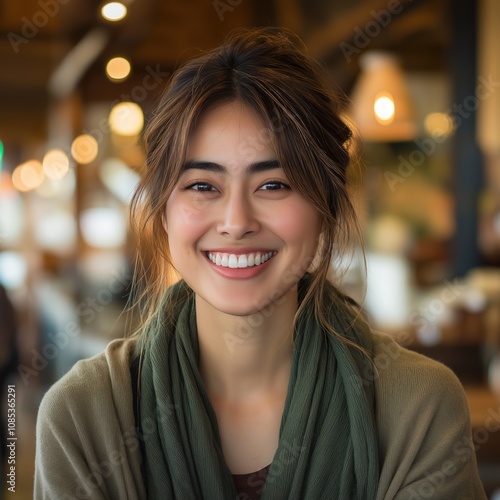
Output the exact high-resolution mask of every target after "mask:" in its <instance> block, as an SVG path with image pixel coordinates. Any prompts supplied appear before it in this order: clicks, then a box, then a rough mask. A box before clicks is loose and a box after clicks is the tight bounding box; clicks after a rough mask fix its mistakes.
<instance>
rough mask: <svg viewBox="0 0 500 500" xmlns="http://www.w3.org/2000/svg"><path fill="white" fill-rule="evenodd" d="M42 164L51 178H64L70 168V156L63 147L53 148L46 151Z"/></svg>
mask: <svg viewBox="0 0 500 500" xmlns="http://www.w3.org/2000/svg"><path fill="white" fill-rule="evenodd" d="M42 165H43V171H44V172H45V175H46V176H47V177H48V178H49V179H54V180H57V179H62V178H63V177H64V176H65V175H66V173H67V172H68V170H69V158H68V156H67V155H66V153H65V152H64V151H63V150H62V149H51V150H49V151H47V153H45V156H44V157H43V161H42Z"/></svg>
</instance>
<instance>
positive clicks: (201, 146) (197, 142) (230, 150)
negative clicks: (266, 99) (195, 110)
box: [186, 102, 275, 166]
mask: <svg viewBox="0 0 500 500" xmlns="http://www.w3.org/2000/svg"><path fill="white" fill-rule="evenodd" d="M274 157H275V152H274V147H273V145H272V133H271V130H270V128H269V127H268V126H267V125H266V124H265V122H264V121H263V120H262V118H261V117H260V116H259V115H258V114H257V112H256V111H254V110H253V109H252V108H250V107H248V106H246V105H245V104H242V103H240V102H231V103H225V104H221V105H220V106H217V107H215V108H212V109H210V110H208V111H206V112H205V113H203V115H202V116H201V117H200V119H199V120H198V123H197V125H196V127H195V128H194V130H193V132H192V133H191V136H190V137H189V141H188V148H187V155H186V159H187V160H206V161H212V162H215V163H219V164H221V165H226V166H230V165H242V166H243V165H245V164H249V163H252V162H255V161H256V160H261V159H271V158H274Z"/></svg>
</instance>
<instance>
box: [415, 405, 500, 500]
mask: <svg viewBox="0 0 500 500" xmlns="http://www.w3.org/2000/svg"><path fill="white" fill-rule="evenodd" d="M487 413H488V416H487V417H486V418H485V420H484V422H483V425H482V426H480V427H476V428H475V429H474V430H473V431H472V438H471V435H469V433H468V432H467V433H466V434H465V435H464V436H462V437H461V438H460V439H459V440H458V441H456V442H455V443H453V446H452V449H451V451H452V452H453V453H452V455H451V456H450V457H449V458H447V459H446V460H444V461H443V463H442V464H441V466H440V467H439V468H438V469H437V470H435V471H434V472H432V473H426V478H425V480H423V481H419V482H418V485H416V486H412V487H411V488H410V491H409V492H408V493H409V496H408V497H407V498H408V500H421V499H422V498H442V494H443V492H442V491H440V488H442V487H443V486H444V485H445V484H446V481H447V480H448V479H449V478H450V477H452V476H454V475H456V474H458V473H461V471H462V467H461V466H460V465H461V464H465V463H467V462H469V461H470V460H471V459H472V457H473V456H474V454H475V453H476V452H477V451H478V450H479V449H480V448H481V446H483V445H485V444H486V443H487V442H488V441H489V439H490V437H491V434H492V433H494V432H498V431H500V407H499V408H497V409H496V410H494V409H493V408H491V407H490V408H488V411H487Z"/></svg>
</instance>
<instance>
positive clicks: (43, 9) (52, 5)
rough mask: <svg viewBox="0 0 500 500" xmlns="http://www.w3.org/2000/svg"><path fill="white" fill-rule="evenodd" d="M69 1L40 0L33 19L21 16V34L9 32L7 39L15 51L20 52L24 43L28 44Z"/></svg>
mask: <svg viewBox="0 0 500 500" xmlns="http://www.w3.org/2000/svg"><path fill="white" fill-rule="evenodd" d="M69 2H70V0H38V2H37V5H38V6H39V7H40V10H37V11H36V12H35V13H34V14H33V15H32V16H31V19H28V17H26V16H23V17H22V18H21V21H22V22H23V26H22V28H21V34H18V33H14V32H13V31H10V32H9V33H8V34H7V39H8V40H9V42H10V45H11V47H12V50H13V51H14V53H16V54H18V53H19V50H20V47H21V46H22V45H26V44H27V43H29V41H30V40H32V39H33V38H35V37H36V36H37V35H38V33H39V31H40V28H43V27H45V26H46V25H47V23H48V22H49V20H50V19H51V18H53V17H55V16H57V14H59V11H60V9H61V5H66V4H67V3H69Z"/></svg>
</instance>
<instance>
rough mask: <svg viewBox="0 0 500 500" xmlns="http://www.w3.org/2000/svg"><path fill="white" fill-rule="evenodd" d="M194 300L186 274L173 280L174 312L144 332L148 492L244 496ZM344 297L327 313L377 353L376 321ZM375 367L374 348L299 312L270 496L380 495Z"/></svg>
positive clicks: (220, 499) (223, 499)
mask: <svg viewBox="0 0 500 500" xmlns="http://www.w3.org/2000/svg"><path fill="white" fill-rule="evenodd" d="M309 281H310V277H309V275H306V276H305V277H304V278H302V279H301V281H300V282H299V300H301V298H302V297H304V294H305V291H306V289H307V286H308V284H309ZM327 286H329V287H331V285H327ZM331 291H332V292H333V293H335V290H334V289H333V290H331ZM326 296H327V295H326ZM194 300H195V299H194V293H193V292H192V291H191V290H190V288H189V287H188V285H187V284H186V283H185V282H184V281H180V282H179V283H177V284H175V285H174V286H172V287H170V289H169V290H168V292H167V294H166V297H165V301H164V305H165V307H163V308H162V310H163V311H165V309H166V307H170V308H171V309H170V311H171V312H173V314H171V315H170V316H169V317H171V318H174V319H172V320H167V318H166V317H165V314H162V315H158V317H157V318H156V320H155V322H154V323H152V324H151V327H150V328H149V331H147V332H145V333H144V335H145V337H143V338H145V344H144V346H143V347H144V349H143V358H142V362H141V371H140V410H139V414H140V422H141V431H142V433H143V436H144V460H145V464H144V466H145V476H146V487H147V490H148V498H149V499H160V498H161V499H169V500H170V499H175V500H201V499H207V500H228V499H236V497H237V493H236V489H235V486H234V483H233V478H232V476H231V472H230V471H229V469H228V467H227V466H226V463H225V461H224V457H223V454H222V448H221V444H220V436H219V430H218V426H217V419H216V416H215V412H214V410H213V408H212V406H211V404H210V401H209V399H208V397H207V394H206V392H205V387H204V384H203V380H202V378H201V375H200V372H199V370H198V356H199V350H198V338H197V329H196V313H195V304H194ZM168 304H171V305H170V306H167V305H168ZM340 304H341V302H339V304H337V303H333V304H329V306H328V307H326V308H325V312H326V313H327V315H328V318H329V321H331V324H332V325H333V326H334V328H335V329H336V331H337V332H343V333H344V334H345V335H348V336H349V338H350V339H351V340H354V341H355V342H356V343H357V344H358V345H361V346H363V347H364V348H365V349H366V350H367V351H368V352H371V334H370V332H369V329H368V327H367V326H366V324H365V323H364V322H362V321H356V322H355V326H354V328H353V327H352V322H353V320H354V313H352V312H351V311H350V309H349V308H348V307H347V306H342V305H340ZM172 307H173V308H174V309H172ZM327 339H328V340H327ZM369 370H370V362H369V361H368V360H367V359H366V356H365V355H363V354H362V353H360V352H359V351H358V350H357V349H354V348H349V347H347V346H346V344H345V343H343V342H340V341H338V340H335V339H334V338H332V337H331V336H329V335H328V336H325V335H324V333H323V332H322V331H321V329H320V327H319V326H318V323H317V321H316V320H315V318H314V316H313V314H312V313H311V312H310V311H309V312H308V311H306V312H305V314H303V315H302V316H301V318H299V321H298V322H297V326H296V330H295V344H294V352H293V362H292V370H291V376H290V381H289V386H288V393H287V397H286V402H285V408H284V412H283V417H282V421H281V428H280V439H279V445H278V449H277V451H276V454H275V456H274V459H273V462H272V464H271V467H270V469H269V473H268V476H267V480H266V483H265V485H264V490H263V493H262V496H261V498H262V500H267V499H271V498H272V499H275V500H280V499H282V500H295V499H296V500H299V499H306V500H318V499H327V500H332V499H341V500H344V499H345V500H354V499H359V500H361V499H363V500H371V499H373V498H375V496H376V491H377V483H378V473H379V471H378V448H377V435H376V428H375V420H374V389H373V384H372V383H370V382H368V380H371V377H367V376H366V374H367V373H369ZM363 375H364V376H363Z"/></svg>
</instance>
